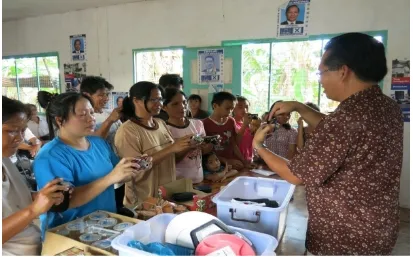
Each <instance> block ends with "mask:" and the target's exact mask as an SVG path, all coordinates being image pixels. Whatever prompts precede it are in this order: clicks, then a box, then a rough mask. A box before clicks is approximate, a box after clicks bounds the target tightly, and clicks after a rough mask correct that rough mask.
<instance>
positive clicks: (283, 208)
mask: <svg viewBox="0 0 413 257" xmlns="http://www.w3.org/2000/svg"><path fill="white" fill-rule="evenodd" d="M294 190H295V186H294V185H292V184H290V183H288V182H287V181H285V180H277V179H271V178H256V177H238V178H236V179H234V180H233V181H232V182H231V183H229V184H228V185H227V186H226V187H225V188H224V189H223V190H221V191H220V192H219V193H218V194H216V195H215V197H214V198H213V199H212V201H213V202H214V203H216V205H217V217H218V219H220V220H221V221H222V222H224V223H225V224H226V225H229V226H233V227H238V228H243V229H248V230H251V231H257V232H261V233H265V234H268V235H272V236H274V237H275V238H276V239H278V240H280V238H281V237H282V234H283V233H284V230H285V225H286V219H287V212H288V204H289V203H290V199H291V197H292V195H293V193H294ZM234 198H243V199H260V198H266V199H269V200H274V201H276V202H277V203H278V204H279V207H278V208H270V207H265V206H257V205H246V204H243V203H234V202H231V200H232V199H234Z"/></svg>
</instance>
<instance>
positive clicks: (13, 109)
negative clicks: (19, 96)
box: [1, 95, 26, 123]
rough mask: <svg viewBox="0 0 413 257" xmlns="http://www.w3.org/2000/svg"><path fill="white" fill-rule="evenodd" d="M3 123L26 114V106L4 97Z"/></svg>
mask: <svg viewBox="0 0 413 257" xmlns="http://www.w3.org/2000/svg"><path fill="white" fill-rule="evenodd" d="M2 101H3V102H2V104H1V106H2V109H3V110H2V122H3V123H5V122H7V121H8V120H10V119H11V118H13V116H14V115H16V114H20V113H24V114H26V106H25V105H24V103H22V102H20V101H19V100H15V99H11V98H8V97H7V96H4V95H3V96H2Z"/></svg>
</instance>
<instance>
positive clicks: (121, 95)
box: [111, 92, 128, 109]
mask: <svg viewBox="0 0 413 257" xmlns="http://www.w3.org/2000/svg"><path fill="white" fill-rule="evenodd" d="M127 96H128V92H112V101H111V109H115V108H118V107H120V108H122V105H123V99H125V97H127Z"/></svg>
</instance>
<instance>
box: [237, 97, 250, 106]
mask: <svg viewBox="0 0 413 257" xmlns="http://www.w3.org/2000/svg"><path fill="white" fill-rule="evenodd" d="M237 101H238V102H247V103H248V104H251V103H250V101H249V100H248V99H247V98H246V97H244V96H241V95H237Z"/></svg>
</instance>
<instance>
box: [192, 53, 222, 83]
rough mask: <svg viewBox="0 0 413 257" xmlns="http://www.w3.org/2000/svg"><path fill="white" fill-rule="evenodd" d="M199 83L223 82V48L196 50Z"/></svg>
mask: <svg viewBox="0 0 413 257" xmlns="http://www.w3.org/2000/svg"><path fill="white" fill-rule="evenodd" d="M198 70H199V83H200V84H208V83H223V80H224V49H205V50H198Z"/></svg>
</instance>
